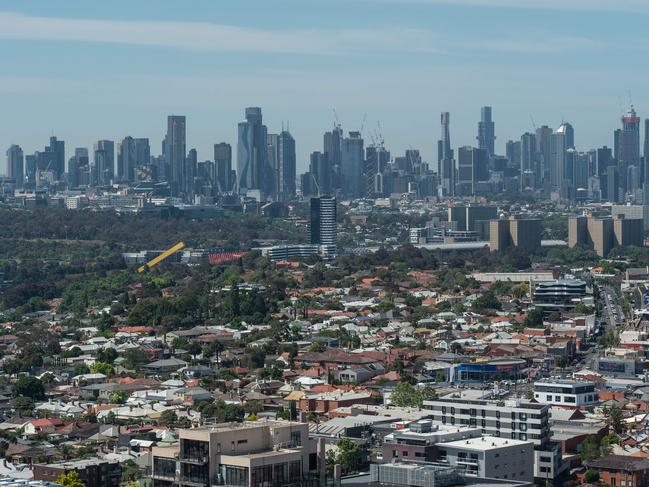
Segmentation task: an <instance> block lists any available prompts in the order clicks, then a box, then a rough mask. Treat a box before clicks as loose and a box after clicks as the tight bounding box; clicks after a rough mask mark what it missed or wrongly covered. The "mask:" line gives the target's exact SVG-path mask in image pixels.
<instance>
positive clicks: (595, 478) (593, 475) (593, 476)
mask: <svg viewBox="0 0 649 487" xmlns="http://www.w3.org/2000/svg"><path fill="white" fill-rule="evenodd" d="M584 480H585V481H586V482H588V483H589V484H594V483H596V482H599V472H598V471H597V470H586V473H585V474H584Z"/></svg>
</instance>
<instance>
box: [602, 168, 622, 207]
mask: <svg viewBox="0 0 649 487" xmlns="http://www.w3.org/2000/svg"><path fill="white" fill-rule="evenodd" d="M605 199H606V201H610V202H611V203H619V201H620V175H619V171H618V169H617V166H608V167H607V169H606V196H605Z"/></svg>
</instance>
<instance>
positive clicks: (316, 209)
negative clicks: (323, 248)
mask: <svg viewBox="0 0 649 487" xmlns="http://www.w3.org/2000/svg"><path fill="white" fill-rule="evenodd" d="M310 234H311V243H312V244H315V245H336V236H337V227H336V198H335V197H333V196H320V197H317V198H311V225H310Z"/></svg>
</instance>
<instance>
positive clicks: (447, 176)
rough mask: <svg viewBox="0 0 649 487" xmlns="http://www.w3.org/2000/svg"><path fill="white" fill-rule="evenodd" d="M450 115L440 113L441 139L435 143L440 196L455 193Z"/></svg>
mask: <svg viewBox="0 0 649 487" xmlns="http://www.w3.org/2000/svg"><path fill="white" fill-rule="evenodd" d="M450 118H451V116H450V114H449V113H448V112H442V114H441V116H440V121H441V125H442V137H441V139H440V140H439V142H438V143H437V158H438V170H437V171H438V177H439V183H440V187H439V194H440V196H453V194H454V192H455V161H454V160H453V149H451V132H450V127H449V124H450Z"/></svg>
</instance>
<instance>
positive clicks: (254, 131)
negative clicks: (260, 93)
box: [237, 107, 273, 195]
mask: <svg viewBox="0 0 649 487" xmlns="http://www.w3.org/2000/svg"><path fill="white" fill-rule="evenodd" d="M245 113H246V120H245V121H244V122H240V123H239V138H238V142H237V173H238V177H239V191H240V192H241V193H246V192H247V191H249V190H258V191H259V192H260V193H262V194H263V195H267V194H268V193H269V192H270V190H272V184H273V181H272V173H271V171H270V168H269V167H268V140H267V135H268V131H267V129H266V126H265V125H264V124H263V123H262V116H261V108H259V107H248V108H246V112H245Z"/></svg>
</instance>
